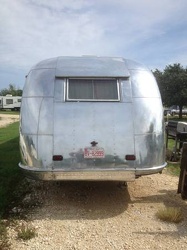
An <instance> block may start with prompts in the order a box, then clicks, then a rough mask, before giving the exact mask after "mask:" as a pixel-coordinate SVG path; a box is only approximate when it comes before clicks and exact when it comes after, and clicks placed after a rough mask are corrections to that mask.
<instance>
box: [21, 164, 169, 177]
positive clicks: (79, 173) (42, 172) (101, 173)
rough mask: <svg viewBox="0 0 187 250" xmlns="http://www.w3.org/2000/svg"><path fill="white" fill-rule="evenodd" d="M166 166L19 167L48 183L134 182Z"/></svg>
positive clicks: (27, 173) (29, 174)
mask: <svg viewBox="0 0 187 250" xmlns="http://www.w3.org/2000/svg"><path fill="white" fill-rule="evenodd" d="M165 166H166V164H164V165H162V166H159V167H154V168H149V169H147V168H146V169H139V170H138V169H104V170H103V169H100V170H98V169H97V170H76V171H75V170H71V171H67V170H66V171H65V170H61V169H57V170H56V169H55V170H46V169H39V168H35V167H28V166H25V165H23V164H21V163H19V167H20V168H21V169H22V170H23V172H24V174H25V175H26V176H28V177H29V178H33V179H36V180H46V181H63V180H82V181H95V180H97V181H134V180H135V178H137V177H139V176H142V175H148V174H155V173H159V172H161V171H162V170H163V168H164V167H165Z"/></svg>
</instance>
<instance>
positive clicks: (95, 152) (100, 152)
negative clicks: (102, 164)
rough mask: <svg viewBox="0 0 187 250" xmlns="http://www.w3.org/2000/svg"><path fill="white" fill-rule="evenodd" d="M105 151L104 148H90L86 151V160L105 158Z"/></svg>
mask: <svg viewBox="0 0 187 250" xmlns="http://www.w3.org/2000/svg"><path fill="white" fill-rule="evenodd" d="M104 157H105V151H104V149H103V148H98V147H90V148H85V149H84V158H86V159H92V158H104Z"/></svg>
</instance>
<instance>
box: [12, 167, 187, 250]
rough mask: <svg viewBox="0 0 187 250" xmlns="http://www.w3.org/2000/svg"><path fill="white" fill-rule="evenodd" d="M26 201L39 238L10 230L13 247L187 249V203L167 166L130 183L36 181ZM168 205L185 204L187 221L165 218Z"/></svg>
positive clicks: (21, 248)
mask: <svg viewBox="0 0 187 250" xmlns="http://www.w3.org/2000/svg"><path fill="white" fill-rule="evenodd" d="M31 184H32V192H31V194H29V195H28V196H27V197H25V202H28V203H29V202H30V203H31V204H34V201H37V203H38V204H42V205H41V206H36V207H33V208H32V209H31V210H30V213H29V215H28V220H27V221H21V220H20V221H18V223H23V222H24V223H27V224H28V225H30V226H33V227H34V228H36V230H37V233H38V236H37V237H36V238H33V239H31V240H29V241H27V242H24V241H21V240H17V239H16V231H15V228H9V240H10V243H11V245H12V247H11V249H20V250H23V249H24V250H26V249H27V250H28V249H49V250H51V249H54V250H55V249H67V250H70V249H71V250H72V249H77V250H79V249H80V250H84V249H88V250H95V249H98V250H103V249H110V250H113V249H116V250H122V249H123V250H125V249H130V250H131V249H132V250H134V249H138V250H141V249H142V250H144V249H151V250H152V249H172V250H176V249H187V202H186V201H184V200H182V199H181V196H180V195H179V194H177V186H178V177H175V176H171V175H170V174H169V173H167V171H166V170H164V173H163V174H155V175H151V176H145V177H141V178H139V179H137V180H136V181H135V182H130V183H128V186H127V187H125V186H121V185H118V183H116V182H58V183H50V182H39V181H31ZM164 206H171V207H180V208H181V209H182V213H183V216H184V220H183V221H182V222H181V223H179V224H173V223H167V222H162V221H160V220H159V219H157V218H156V216H155V213H156V212H157V211H158V209H159V208H162V207H164Z"/></svg>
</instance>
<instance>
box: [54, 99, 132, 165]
mask: <svg viewBox="0 0 187 250" xmlns="http://www.w3.org/2000/svg"><path fill="white" fill-rule="evenodd" d="M123 112H124V114H125V115H124V116H123V115H121V114H122V113H123ZM132 113H133V112H132V104H130V103H128V104H126V105H125V106H124V104H122V103H120V104H117V103H110V105H108V104H107V103H100V102H98V103H92V102H90V103H87V104H86V105H85V104H84V103H76V105H75V104H74V103H73V102H69V103H68V102H67V103H56V104H55V107H54V155H59V154H62V155H63V157H64V161H63V162H62V163H60V165H59V166H58V167H61V166H62V165H66V164H67V161H68V166H69V167H71V168H74V167H75V168H77V166H76V164H77V163H78V162H79V163H80V164H79V168H82V169H84V168H88V166H91V165H92V167H94V166H95V165H97V167H102V166H108V167H113V166H121V167H124V166H125V167H127V166H129V163H128V162H125V155H126V154H134V139H133V119H132ZM85 117H86V119H85ZM124 123H125V124H126V126H124V125H123V124H124ZM70 124H71V126H70ZM92 141H96V142H98V146H99V147H102V148H104V150H105V154H106V157H105V159H99V160H96V161H94V160H87V159H84V158H83V150H84V148H85V147H90V146H91V144H90V143H91V142H92ZM127 141H128V143H127ZM62 142H63V143H62ZM98 163H99V164H98ZM55 164H56V163H55ZM56 166H57V164H56Z"/></svg>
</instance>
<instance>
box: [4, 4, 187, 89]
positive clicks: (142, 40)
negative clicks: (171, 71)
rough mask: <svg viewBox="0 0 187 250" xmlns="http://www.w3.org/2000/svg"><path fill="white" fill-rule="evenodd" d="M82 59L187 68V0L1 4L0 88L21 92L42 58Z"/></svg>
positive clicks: (157, 67) (161, 68)
mask: <svg viewBox="0 0 187 250" xmlns="http://www.w3.org/2000/svg"><path fill="white" fill-rule="evenodd" d="M81 55H97V56H114V57H116V56H117V57H123V58H127V59H131V60H135V61H138V62H140V63H143V64H144V65H146V66H147V67H148V68H149V69H151V70H155V69H159V70H163V69H164V68H165V67H166V65H169V64H174V63H180V64H181V65H182V66H183V67H187V2H186V0H177V1H176V0H0V90H1V89H4V88H7V87H8V86H9V84H14V86H16V88H21V89H22V88H23V86H24V82H25V75H27V73H28V72H29V70H30V69H31V67H32V66H33V65H35V64H36V63H38V62H40V61H42V60H44V59H48V58H53V57H58V56H81Z"/></svg>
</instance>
